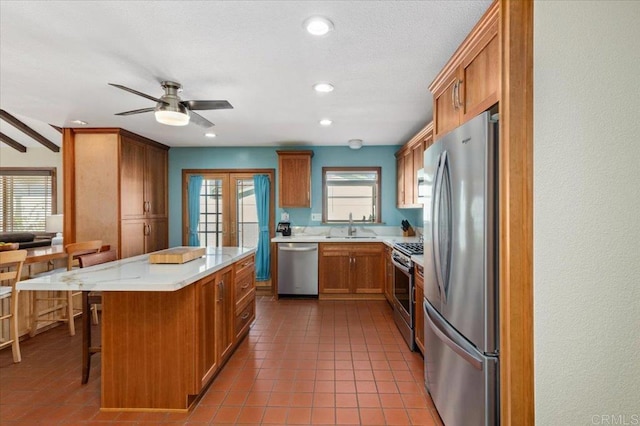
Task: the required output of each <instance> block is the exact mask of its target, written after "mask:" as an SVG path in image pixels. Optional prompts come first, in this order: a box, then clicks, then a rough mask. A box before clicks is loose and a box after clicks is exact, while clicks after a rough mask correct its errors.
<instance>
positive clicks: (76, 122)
mask: <svg viewBox="0 0 640 426" xmlns="http://www.w3.org/2000/svg"><path fill="white" fill-rule="evenodd" d="M71 122H72V123H73V124H80V125H82V126H84V125H85V124H88V123H87V122H86V121H82V120H71Z"/></svg>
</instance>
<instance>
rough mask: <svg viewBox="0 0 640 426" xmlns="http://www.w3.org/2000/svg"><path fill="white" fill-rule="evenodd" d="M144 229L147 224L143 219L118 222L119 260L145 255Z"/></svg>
mask: <svg viewBox="0 0 640 426" xmlns="http://www.w3.org/2000/svg"><path fill="white" fill-rule="evenodd" d="M146 229H147V223H146V221H145V220H144V219H128V220H122V221H120V258H121V259H125V258H127V257H132V256H137V255H139V254H144V253H145V239H146V235H145V233H146V232H147V231H146Z"/></svg>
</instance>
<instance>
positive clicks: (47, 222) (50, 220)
mask: <svg viewBox="0 0 640 426" xmlns="http://www.w3.org/2000/svg"><path fill="white" fill-rule="evenodd" d="M63 224H64V221H63V215H61V214H52V215H51V216H47V217H45V219H44V229H45V231H46V232H52V233H56V232H62V228H63V226H64V225H63Z"/></svg>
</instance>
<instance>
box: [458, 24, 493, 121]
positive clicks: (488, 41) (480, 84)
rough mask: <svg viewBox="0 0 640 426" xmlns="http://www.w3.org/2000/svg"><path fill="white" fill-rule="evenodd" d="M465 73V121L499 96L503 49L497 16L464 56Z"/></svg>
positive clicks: (463, 77) (489, 105) (463, 67)
mask: <svg viewBox="0 0 640 426" xmlns="http://www.w3.org/2000/svg"><path fill="white" fill-rule="evenodd" d="M461 75H462V77H461V80H462V83H461V86H460V97H461V99H462V100H463V102H462V105H461V108H462V110H461V112H462V118H461V122H462V123H464V122H466V121H468V120H470V119H471V118H473V117H475V116H476V115H478V114H480V113H481V112H482V111H485V110H487V109H489V108H490V107H491V106H492V105H494V104H495V103H496V102H498V100H499V95H500V93H499V92H500V50H499V44H498V20H497V19H496V20H495V22H493V23H492V24H491V26H490V28H489V29H488V30H487V32H486V33H484V34H483V35H482V38H481V39H480V40H479V42H478V44H477V45H476V46H474V48H473V49H472V50H471V51H470V53H469V54H468V55H466V56H465V58H464V59H463V61H462V66H461Z"/></svg>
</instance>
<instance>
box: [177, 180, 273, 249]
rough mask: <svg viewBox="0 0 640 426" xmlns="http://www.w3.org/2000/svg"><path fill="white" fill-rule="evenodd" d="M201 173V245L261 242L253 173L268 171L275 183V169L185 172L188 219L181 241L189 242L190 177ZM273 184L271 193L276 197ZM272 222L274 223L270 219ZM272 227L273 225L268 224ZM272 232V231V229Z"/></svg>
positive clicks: (253, 243) (199, 228)
mask: <svg viewBox="0 0 640 426" xmlns="http://www.w3.org/2000/svg"><path fill="white" fill-rule="evenodd" d="M192 174H198V175H201V176H202V178H203V179H202V187H201V190H200V221H199V225H198V237H199V239H200V246H202V247H205V246H212V247H222V246H243V247H256V246H257V244H258V213H257V209H256V196H255V188H254V186H253V176H254V175H255V174H267V175H268V176H269V178H270V181H271V182H272V183H273V171H269V172H264V171H260V172H256V171H234V172H230V171H215V170H207V171H189V173H183V181H184V182H185V184H184V185H183V188H184V190H183V193H184V194H183V200H184V202H183V206H184V213H183V217H184V218H185V220H184V221H183V222H184V227H183V232H182V241H183V244H185V245H186V244H187V241H188V219H187V218H188V213H187V212H186V206H187V204H188V203H187V202H186V199H187V198H186V193H187V189H186V188H187V182H188V180H189V176H190V175H192ZM273 191H274V189H273V186H272V189H271V192H272V194H271V196H270V198H271V199H272V198H273ZM270 204H271V206H270V212H271V214H270V217H273V202H270ZM270 222H273V220H271V221H270ZM269 227H270V228H271V227H272V224H271V223H270V224H269ZM270 234H273V233H272V232H270Z"/></svg>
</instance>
